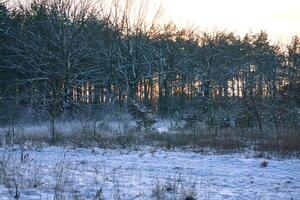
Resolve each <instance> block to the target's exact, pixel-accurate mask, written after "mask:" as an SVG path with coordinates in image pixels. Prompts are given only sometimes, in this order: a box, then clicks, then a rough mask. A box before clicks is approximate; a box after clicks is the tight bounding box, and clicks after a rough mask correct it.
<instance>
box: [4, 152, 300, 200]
mask: <svg viewBox="0 0 300 200" xmlns="http://www.w3.org/2000/svg"><path fill="white" fill-rule="evenodd" d="M262 161H263V159H260V158H254V157H247V156H246V155H241V154H231V155H203V154H199V153H192V152H183V151H164V150H156V149H153V148H151V147H149V148H148V149H146V148H145V149H144V150H137V151H133V150H104V149H71V148H70V149H66V148H61V147H47V148H41V149H30V148H28V149H24V150H21V149H20V148H19V147H15V148H12V147H11V148H5V149H4V148H1V149H0V167H1V168H0V170H1V172H0V173H1V176H0V178H1V179H0V199H1V200H4V199H13V197H14V196H15V195H16V188H18V190H19V192H20V193H19V194H20V198H19V199H22V200H23V199H24V200H34V199H53V198H54V194H56V198H57V199H76V198H77V199H94V197H95V196H96V193H97V191H98V196H102V195H103V197H104V199H159V198H162V199H185V198H186V196H187V195H193V196H194V197H196V199H294V200H295V199H300V160H277V159H271V160H267V162H268V165H267V167H264V168H262V167H260V164H261V162H262ZM100 194H102V195H100ZM184 195H185V196H184ZM99 199H101V198H99Z"/></svg>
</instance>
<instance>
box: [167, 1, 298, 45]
mask: <svg viewBox="0 0 300 200" xmlns="http://www.w3.org/2000/svg"><path fill="white" fill-rule="evenodd" d="M161 1H163V7H164V17H166V18H167V20H169V21H173V22H174V23H176V24H177V25H178V26H186V25H188V26H190V25H193V26H195V27H199V29H200V30H225V29H226V30H227V31H234V32H235V33H238V34H245V33H246V32H249V31H252V32H258V31H260V30H264V31H266V32H268V34H269V36H270V39H272V40H273V41H278V40H280V41H282V42H288V41H289V40H290V39H291V37H292V36H293V35H296V34H297V35H300V0H161Z"/></svg>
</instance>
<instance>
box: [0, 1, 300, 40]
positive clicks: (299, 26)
mask: <svg viewBox="0 0 300 200" xmlns="http://www.w3.org/2000/svg"><path fill="white" fill-rule="evenodd" d="M0 1H1V0H0ZM8 1H9V2H15V1H23V2H24V1H25V2H30V1H32V0H8ZM74 1H77V0H74ZM78 1H80V0H78ZM87 1H96V2H97V1H101V0H87ZM102 1H112V0H102ZM120 1H121V2H124V1H125V0H120ZM133 1H134V0H133ZM137 1H140V2H143V3H144V2H146V0H137ZM149 2H151V3H152V4H153V5H148V6H150V8H152V10H156V8H157V6H158V5H161V6H162V8H163V15H162V18H163V23H167V22H173V23H175V24H176V25H177V26H178V27H186V26H193V27H195V28H196V27H197V28H198V29H199V30H205V31H216V30H221V31H222V30H226V31H231V32H235V33H236V34H239V35H244V34H245V33H247V32H252V33H257V32H259V31H261V30H262V31H266V32H267V33H268V34H269V38H270V39H271V40H272V41H273V42H277V41H280V42H282V43H288V42H289V41H290V40H291V38H292V36H294V35H299V36H300V0H148V3H149ZM148 3H147V4H148Z"/></svg>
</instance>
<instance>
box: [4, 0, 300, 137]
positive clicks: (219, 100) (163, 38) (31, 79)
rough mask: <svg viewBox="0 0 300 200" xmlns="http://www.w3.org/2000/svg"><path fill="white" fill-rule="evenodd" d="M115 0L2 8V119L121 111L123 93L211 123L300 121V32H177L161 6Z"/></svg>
mask: <svg viewBox="0 0 300 200" xmlns="http://www.w3.org/2000/svg"><path fill="white" fill-rule="evenodd" d="M118 2H119V1H112V4H111V5H110V6H107V5H106V6H104V4H103V5H100V3H99V4H97V6H95V7H93V6H92V7H91V6H90V5H89V3H88V2H79V1H72V0H51V1H43V0H35V1H33V2H32V3H31V5H29V6H18V7H14V8H10V9H8V8H7V6H6V5H5V4H1V5H0V116H1V120H2V123H4V122H5V123H6V122H8V121H9V123H12V122H15V120H16V119H17V117H16V115H18V113H19V112H20V109H21V110H22V109H24V108H32V109H35V110H40V111H43V112H45V113H47V114H48V115H49V117H50V119H51V120H53V121H54V119H55V118H56V117H58V116H59V115H61V114H62V113H70V114H75V113H78V111H79V112H81V111H82V109H83V108H85V107H86V106H95V110H94V112H98V110H99V108H100V109H101V106H105V105H108V104H109V105H113V106H116V107H119V108H124V109H126V103H127V100H128V99H129V98H130V99H132V100H134V101H136V102H140V103H142V104H143V105H145V106H147V107H149V108H151V109H152V111H153V112H154V113H157V114H158V115H161V116H168V117H173V118H176V117H178V118H180V117H181V116H185V118H186V119H188V120H189V121H192V122H193V121H204V122H206V123H207V124H209V125H210V126H215V125H217V126H230V125H228V123H227V121H228V120H229V121H231V122H233V123H234V126H240V127H258V128H259V130H260V131H261V132H262V133H263V131H264V126H265V124H266V123H267V124H268V125H271V126H272V127H274V128H275V129H276V130H278V128H280V127H285V128H288V127H289V128H295V127H296V128H297V127H298V126H299V123H298V122H299V106H300V83H299V80H300V79H299V78H300V39H299V37H297V36H295V37H293V39H292V40H291V42H290V43H289V44H288V45H287V46H284V45H282V44H280V43H278V44H272V43H271V42H270V40H269V39H268V35H267V33H265V32H260V33H255V34H253V33H249V34H246V35H245V36H243V37H241V36H238V35H236V34H234V33H231V32H225V31H220V32H201V31H197V30H193V29H188V28H186V29H178V28H177V27H176V26H175V25H174V24H172V23H170V24H166V25H160V24H159V23H158V22H157V19H158V17H159V14H160V13H159V11H158V12H157V13H155V14H154V15H153V16H152V18H151V19H150V17H149V16H148V15H147V14H148V13H147V12H148V11H147V9H145V7H143V6H140V9H136V7H137V5H135V3H134V1H130V0H128V1H126V3H124V2H122V3H118ZM151 13H152V12H151ZM96 108H97V109H96Z"/></svg>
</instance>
